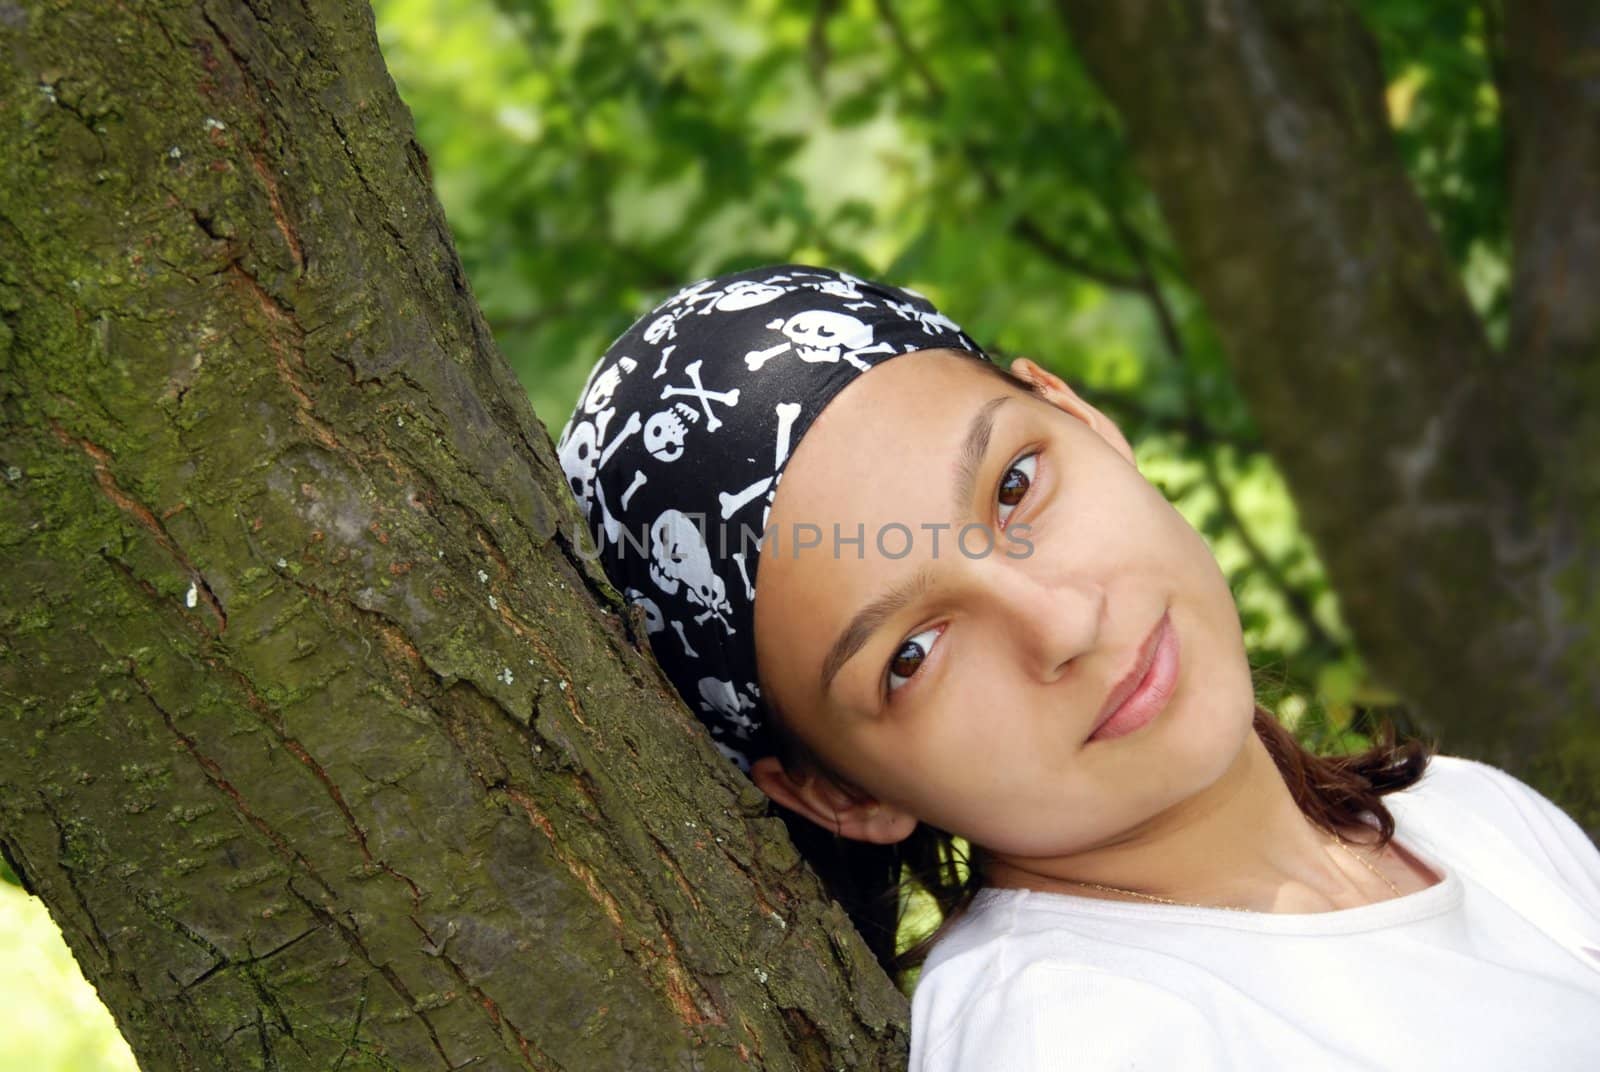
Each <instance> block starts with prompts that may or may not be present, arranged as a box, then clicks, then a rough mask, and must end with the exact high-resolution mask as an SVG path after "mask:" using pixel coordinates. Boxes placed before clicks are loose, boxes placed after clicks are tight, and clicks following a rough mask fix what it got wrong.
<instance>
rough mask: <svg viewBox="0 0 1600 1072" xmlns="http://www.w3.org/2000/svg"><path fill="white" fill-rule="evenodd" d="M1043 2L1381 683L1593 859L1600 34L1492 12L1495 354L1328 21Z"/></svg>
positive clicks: (1291, 6)
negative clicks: (1507, 161) (1502, 160)
mask: <svg viewBox="0 0 1600 1072" xmlns="http://www.w3.org/2000/svg"><path fill="white" fill-rule="evenodd" d="M1058 3H1059V6H1060V10H1061V13H1062V15H1063V17H1064V18H1065V20H1066V22H1067V23H1068V25H1069V27H1070V29H1071V31H1072V34H1073V36H1074V39H1075V42H1076V44H1077V47H1078V48H1079V49H1080V50H1081V52H1082V54H1083V57H1084V59H1085V61H1086V63H1087V64H1088V66H1089V68H1090V69H1091V71H1092V72H1093V74H1094V76H1095V78H1096V79H1097V80H1098V81H1099V82H1100V84H1101V86H1102V87H1103V88H1104V90H1105V92H1106V94H1107V95H1108V96H1109V97H1110V99H1111V101H1112V102H1113V103H1114V104H1115V105H1116V107H1117V108H1118V110H1119V111H1120V113H1121V115H1122V117H1123V120H1124V123H1125V126H1126V129H1127V135H1128V138H1129V140H1130V142H1131V145H1132V148H1133V150H1134V153H1135V156H1136V159H1137V162H1138V165H1139V167H1140V169H1141V171H1142V172H1143V174H1144V176H1145V177H1146V179H1147V180H1148V181H1149V182H1150V184H1151V186H1152V187H1153V189H1154V191H1155V193H1156V195H1157V197H1158V199H1159V200H1160V203H1161V206H1162V209H1163V211H1164V213H1165V215H1166V218H1167V222H1168V224H1169V226H1170V227H1171V230H1172V233H1173V237H1174V240H1175V241H1176V243H1177V246H1178V248H1179V250H1180V251H1181V253H1182V255H1183V259H1184V261H1185V270H1186V275H1187V277H1188V279H1189V280H1190V281H1191V282H1192V284H1193V286H1194V287H1195V288H1196V290H1197V291H1198V292H1199V293H1200V295H1201V297H1202V298H1203V300H1204V301H1205V303H1206V305H1207V307H1208V309H1209V311H1210V314H1211V319H1212V321H1213V322H1214V323H1215V324H1216V327H1217V331H1218V334H1219V336H1220V338H1221V339H1222V341H1223V344H1224V346H1225V348H1226V349H1227V351H1228V355H1229V359H1230V360H1231V361H1232V363H1233V367H1234V370H1235V373H1236V374H1237V377H1238V380H1239V383H1240V385H1241V387H1242V389H1243V391H1244V394H1245V396H1246V398H1247V400H1248V401H1249V403H1250V407H1251V410H1252V412H1253V413H1254V415H1255V417H1256V420H1257V422H1258V424H1259V425H1260V427H1261V431H1262V435H1263V437H1264V438H1265V440H1266V442H1267V444H1268V446H1269V448H1270V449H1271V451H1272V453H1273V456H1274V457H1275V458H1276V460H1277V462H1278V464H1279V466H1280V467H1281V468H1282V470H1283V472H1284V475H1285V478H1286V479H1287V481H1288V483H1289V485H1290V487H1291V489H1292V491H1293V493H1294V497H1295V502H1296V504H1297V505H1298V507H1299V510H1300V514H1301V518H1302V521H1303V523H1304V525H1305V526H1306V529H1307V531H1308V532H1309V533H1310V535H1311V537H1312V538H1313V540H1314V541H1315V543H1316V544H1317V547H1318V549H1319V551H1320V553H1321V555H1322V557H1323V559H1324V560H1325V562H1326V564H1327V569H1328V572H1329V575H1330V577H1331V579H1332V581H1333V584H1334V588H1335V590H1336V591H1337V592H1338V593H1339V598H1340V601H1341V603H1342V606H1343V609H1344V614H1345V616H1346V618H1347V620H1348V621H1349V622H1350V625H1351V627H1352V628H1353V630H1354V632H1355V635H1356V638H1357V640H1358V642H1359V644H1360V647H1361V649H1362V651H1363V653H1364V655H1365V657H1366V659H1367V660H1368V662H1369V664H1370V665H1371V667H1372V668H1373V670H1374V672H1375V673H1376V674H1377V675H1378V676H1379V677H1380V678H1381V679H1383V680H1384V681H1385V682H1387V683H1388V684H1389V685H1391V686H1392V687H1394V688H1396V689H1397V690H1399V691H1400V692H1401V693H1402V694H1403V695H1405V696H1406V698H1407V699H1408V701H1409V702H1410V704H1411V705H1412V706H1413V708H1414V709H1415V711H1416V713H1417V715H1418V718H1419V721H1420V722H1421V723H1422V725H1423V726H1424V727H1425V728H1427V729H1429V730H1431V731H1432V732H1434V733H1435V734H1437V735H1438V736H1439V737H1440V738H1441V743H1442V745H1443V747H1444V748H1445V750H1447V751H1450V752H1459V753H1464V754H1468V755H1476V756H1478V757H1480V758H1483V759H1486V760H1488V761H1489V762H1493V763H1496V764H1498V765H1501V766H1505V767H1509V768H1511V769H1513V770H1516V771H1518V772H1520V773H1522V774H1523V775H1524V776H1525V777H1527V778H1528V780H1529V781H1530V782H1532V783H1534V784H1535V785H1538V786H1539V787H1541V788H1542V789H1544V790H1545V791H1546V792H1547V793H1549V794H1550V795H1551V796H1553V797H1555V798H1556V799H1558V800H1561V801H1562V802H1563V803H1564V804H1565V805H1566V806H1567V807H1568V808H1569V809H1570V810H1571V811H1572V812H1573V814H1574V815H1575V816H1576V817H1577V818H1578V819H1579V820H1580V821H1581V822H1583V823H1584V824H1585V825H1586V826H1587V828H1588V830H1589V833H1590V834H1591V836H1596V837H1600V719H1597V718H1596V717H1595V716H1596V710H1597V707H1600V658H1597V657H1596V656H1597V643H1596V640H1597V631H1596V630H1597V627H1600V539H1597V538H1596V533H1597V532H1600V468H1597V467H1596V465H1595V462H1594V459H1595V458H1596V457H1600V361H1597V360H1596V358H1597V357H1600V314H1597V311H1596V310H1597V306H1596V304H1595V303H1594V301H1593V296H1592V292H1590V291H1589V290H1588V287H1589V286H1593V285H1595V284H1596V283H1597V282H1600V277H1597V275H1596V274H1595V270H1594V269H1595V267H1596V266H1600V209H1597V208H1596V206H1600V67H1597V66H1596V65H1595V64H1594V62H1593V59H1592V57H1593V55H1594V51H1593V50H1594V48H1595V47H1596V43H1597V42H1600V14H1597V13H1596V10H1595V7H1594V5H1593V4H1578V3H1566V4H1562V3H1559V2H1557V0H1538V2H1533V0H1530V2H1528V3H1523V2H1521V0H1518V2H1517V3H1512V4H1507V5H1505V7H1506V9H1507V18H1508V20H1509V23H1508V27H1507V33H1506V37H1507V43H1508V49H1507V60H1508V63H1507V70H1508V80H1509V83H1510V85H1509V89H1508V92H1509V94H1510V97H1511V103H1510V107H1509V108H1508V109H1507V113H1506V114H1507V123H1508V124H1509V130H1510V134H1511V136H1512V137H1511V140H1512V143H1513V145H1515V146H1518V147H1519V152H1518V153H1517V154H1516V155H1515V156H1514V163H1513V177H1514V183H1513V204H1514V206H1515V217H1516V222H1515V226H1516V228H1517V233H1516V234H1515V235H1514V240H1513V245H1514V247H1515V248H1516V250H1517V263H1516V265H1515V266H1514V273H1513V274H1514V282H1515V295H1514V297H1513V303H1512V304H1513V310H1514V315H1513V325H1512V345H1511V346H1510V347H1509V348H1508V350H1507V351H1506V352H1504V353H1500V352H1496V351H1495V350H1494V349H1493V348H1492V347H1491V346H1490V344H1489V342H1488V340H1487V338H1486V335H1485V333H1484V330H1483V328H1482V326H1481V324H1480V323H1479V320H1478V318H1477V316H1476V314H1475V313H1474V311H1473V309H1472V307H1471V305H1470V304H1469V302H1468V299H1467V296H1466V293H1465V291H1464V289H1463V287H1462V285H1461V282H1460V279H1459V277H1458V274H1457V272H1456V270H1455V268H1454V267H1453V265H1452V264H1451V263H1450V261H1449V258H1448V256H1447V254H1446V252H1445V250H1444V247H1443V245H1442V243H1441V242H1440V240H1439V238H1438V236H1437V235H1436V233H1435V231H1434V229H1433V227H1432V226H1431V224H1430V222H1429V220H1428V217H1427V214H1426V211H1425V209H1424V206H1423V205H1422V202H1421V200H1420V199H1419V197H1418V196H1417V195H1416V192H1415V190H1414V189H1413V188H1412V186H1411V185H1410V183H1409V181H1408V179H1407V177H1406V175H1405V172H1404V170H1403V167H1402V164H1401V162H1400V159H1399V156H1398V154H1397V152H1396V149H1395V147H1394V145H1393V141H1392V138H1391V135H1390V130H1389V125H1388V116H1387V112H1386V110H1385V102H1384V82H1383V76H1382V71H1381V68H1380V66H1379V57H1378V52H1377V47H1376V45H1375V44H1374V42H1373V41H1372V39H1371V37H1370V35H1369V34H1368V32H1367V30H1366V28H1365V27H1364V26H1363V25H1362V23H1361V21H1360V19H1359V17H1358V16H1357V15H1356V14H1355V13H1354V12H1353V11H1352V10H1351V9H1350V7H1349V6H1348V5H1346V4H1344V3H1340V2H1336V0H1281V2H1280V0H1216V2H1212V0H1205V2H1202V0H1181V2H1177V3H1168V2H1159V3H1158V2H1156V0H1127V2H1119V3H1115V4H1108V3H1099V2H1094V0H1058ZM1562 9H1564V10H1562ZM1308 422H1315V426H1314V427H1312V426H1311V425H1310V424H1309V423H1308Z"/></svg>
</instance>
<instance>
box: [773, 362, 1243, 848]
mask: <svg viewBox="0 0 1600 1072" xmlns="http://www.w3.org/2000/svg"><path fill="white" fill-rule="evenodd" d="M1012 371H1013V372H1016V373H1018V374H1019V375H1022V376H1024V377H1026V378H1027V379H1029V380H1030V381H1031V382H1035V383H1038V384H1040V385H1041V386H1043V387H1044V388H1045V397H1042V398H1041V397H1037V396H1029V395H1027V394H1024V393H1022V392H1020V391H1018V390H1016V389H1015V388H1014V387H1013V386H1011V385H1009V384H1007V383H1005V382H1004V381H1002V380H1001V379H1000V378H998V377H995V376H993V375H991V374H989V373H986V372H985V371H983V370H982V369H980V368H978V367H977V362H976V361H974V360H973V359H972V358H970V357H963V356H960V355H957V354H953V353H949V352H944V351H937V350H930V351H922V352H919V353H915V354H907V355H904V356H902V357H898V358H895V359H894V360H892V361H889V362H886V363H884V364H883V365H881V366H878V367H875V368H873V369H872V370H871V371H870V372H868V373H866V374H864V375H862V376H861V377H860V378H859V379H857V380H856V381H855V382H853V383H852V384H851V385H850V386H849V387H847V388H846V389H845V390H844V391H842V392H840V394H839V395H838V396H837V397H835V398H834V399H833V400H832V402H830V404H829V405H828V407H827V408H826V409H825V410H824V411H823V412H822V414H821V415H820V416H819V417H818V418H817V420H816V421H815V422H814V423H813V424H812V426H811V428H810V429H809V431H808V432H807V433H806V435H805V438H804V439H803V440H802V441H801V442H800V444H799V446H798V447H797V448H796V449H795V453H794V456H793V457H792V459H791V460H790V463H789V466H788V468H787V469H786V470H785V472H784V474H783V477H782V480H781V482H780V484H779V489H778V492H777V495H776V496H775V498H774V501H773V504H772V509H771V511H770V513H769V516H768V520H767V524H768V533H769V535H768V542H766V543H765V544H764V545H763V548H762V552H761V556H762V557H761V567H760V571H759V574H758V577H757V588H756V600H755V629H756V652H757V660H758V663H759V665H760V667H761V671H762V672H761V678H762V681H761V684H762V690H763V694H764V696H765V697H766V698H767V699H768V700H769V701H771V702H772V703H774V704H775V705H776V707H777V708H778V709H779V710H780V711H781V712H782V713H783V716H784V718H785V722H786V725H787V726H788V728H789V729H790V731H791V732H792V733H794V734H795V735H797V736H798V737H799V738H800V739H801V740H802V741H803V742H804V743H805V744H806V745H807V747H809V748H810V749H811V750H812V751H813V752H814V753H816V754H817V756H818V757H819V758H820V759H821V760H822V761H823V762H824V763H825V764H827V765H828V767H830V768H831V769H832V770H833V771H834V772H836V773H837V774H838V775H839V776H840V777H841V778H843V779H845V780H847V781H849V782H851V783H853V784H854V785H855V786H857V787H859V789H861V790H863V791H864V792H865V793H866V794H869V795H870V797H871V798H873V799H872V800H871V801H868V802H853V801H852V800H851V799H850V798H848V797H846V796H843V795H841V794H839V793H837V792H834V791H833V790H831V789H830V788H828V787H827V786H826V784H825V783H822V782H819V781H817V780H808V779H804V778H800V777H796V776H795V775H793V774H791V773H786V772H784V771H783V769H782V767H781V765H780V764H779V763H778V761H777V760H776V759H773V758H770V757H769V758H766V759H762V760H759V761H757V763H756V764H755V765H754V768H753V770H752V775H753V776H754V777H755V779H756V781H757V784H758V785H760V786H761V788H762V789H763V790H765V791H766V792H767V793H768V795H770V796H772V797H773V798H774V799H777V800H779V802H780V803H784V804H786V805H787V806H789V807H791V808H794V809H795V810H798V811H801V812H802V814H807V815H809V816H810V817H811V818H812V819H813V820H815V821H817V822H819V823H821V824H822V825H824V826H827V827H828V828H830V829H836V830H838V831H839V832H840V833H842V834H844V835H846V836H852V837H858V838H863V839H865V840H872V841H883V842H890V841H895V840H899V839H900V838H903V837H905V836H906V835H907V834H909V833H910V832H911V829H912V828H913V827H914V826H915V824H916V821H917V820H919V819H920V820H924V821H926V822H929V823H932V824H933V825H935V826H937V827H940V828H942V829H944V830H947V831H949V832H951V833H954V834H957V835H960V836H964V837H966V838H968V839H969V840H971V841H972V842H974V843H976V844H978V845H981V846H983V847H984V848H986V849H988V850H989V851H990V852H992V853H997V854H1003V855H1011V856H1023V857H1036V856H1055V855H1063V854H1070V853H1072V852H1076V851H1081V850H1083V849H1087V848H1090V847H1093V846H1095V845H1098V844H1101V843H1104V842H1105V841H1108V840H1110V839H1113V838H1117V837H1119V836H1120V835H1122V834H1123V833H1124V832H1126V831H1129V830H1130V829H1131V828H1134V827H1136V826H1138V825H1139V824H1140V823H1142V822H1144V821H1146V820H1148V819H1150V818H1151V817H1153V816H1155V815H1156V814H1157V813H1159V812H1161V811H1163V810H1164V809H1166V808H1168V807H1170V806H1172V805H1174V804H1176V803H1178V802H1180V801H1182V800H1183V799H1184V798H1186V797H1189V796H1191V795H1193V794H1195V793H1197V792H1198V791H1199V790H1201V789H1203V788H1205V787H1206V786H1207V785H1209V784H1211V783H1212V782H1214V781H1216V780H1217V779H1218V778H1219V777H1220V776H1221V775H1222V773H1223V772H1224V771H1226V770H1227V769H1228V767H1229V765H1230V764H1231V763H1232V761H1233V759H1234V758H1235V757H1236V756H1237V755H1238V753H1239V751H1240V749H1241V748H1242V747H1243V745H1244V743H1245V740H1246V738H1247V735H1248V734H1249V733H1250V732H1251V719H1252V715H1253V711H1254V697H1253V691H1252V688H1251V680H1250V672H1249V666H1248V663H1247V661H1246V657H1245V651H1244V644H1243V638H1242V636H1241V632H1240V626H1239V619H1238V613H1237V610H1236V608H1235V606H1234V603H1233V598H1232V595H1231V594H1230V592H1229V590H1228V586H1227V583H1226V581H1225V580H1224V578H1223V576H1222V573H1221V571H1220V570H1219V569H1218V567H1217V564H1216V561H1215V559H1214V558H1213V557H1212V555H1211V552H1210V549H1209V548H1208V547H1207V545H1206V544H1205V542H1204V541H1203V540H1202V539H1201V538H1200V535H1199V534H1198V533H1197V532H1195V530H1194V529H1193V528H1192V527H1190V525H1189V524H1188V522H1187V521H1185V520H1184V519H1183V517H1182V515H1180V514H1179V513H1178V512H1177V511H1176V510H1175V509H1173V507H1172V506H1171V505H1170V504H1169V503H1168V502H1167V501H1166V499H1165V498H1164V497H1163V496H1162V495H1161V493H1160V492H1159V491H1157V490H1156V489H1155V488H1154V487H1152V486H1151V485H1150V484H1149V483H1148V482H1147V481H1146V480H1145V479H1144V477H1143V476H1141V475H1140V473H1139V471H1138V470H1137V469H1136V468H1135V466H1134V464H1133V456H1132V451H1131V450H1130V449H1129V447H1128V444H1127V442H1126V440H1124V439H1123V437H1122V434H1121V433H1120V432H1119V431H1118V430H1117V429H1116V427H1115V425H1113V424H1112V423H1111V422H1110V421H1109V420H1108V419H1107V418H1106V417H1105V416H1103V415H1102V414H1101V413H1100V412H1099V411H1098V410H1095V409H1094V408H1093V407H1092V406H1089V405H1088V404H1087V403H1085V402H1083V401H1082V400H1081V399H1079V398H1078V397H1077V395H1075V394H1074V393H1073V392H1072V391H1071V390H1070V389H1069V388H1067V386H1066V385H1065V384H1063V383H1062V382H1061V381H1060V380H1059V379H1058V378H1056V377H1054V376H1053V375H1051V374H1050V373H1048V372H1044V371H1043V370H1041V369H1039V368H1038V367H1037V366H1035V365H1032V363H1031V362H1026V361H1019V362H1017V364H1016V365H1015V366H1013V369H1012ZM967 526H972V527H970V528H966V531H965V538H964V539H958V538H959V537H961V536H962V535H963V528H964V527H967ZM836 531H837V533H838V541H837V543H836V542H835V535H834V534H835V532H836ZM819 532H820V543H814V542H815V541H816V540H817V538H818V537H817V534H818V533H819ZM773 534H776V537H777V539H776V544H775V545H774V543H773ZM797 535H798V536H799V537H800V539H799V540H796V538H795V537H796V536H797ZM858 535H859V536H861V537H862V538H861V539H860V540H859V541H856V539H855V538H856V537H857V536H858ZM846 541H851V542H846ZM801 542H806V543H814V545H813V546H805V547H801V546H799V545H800V543H801ZM885 597H891V598H890V599H889V601H888V602H887V603H881V602H880V601H884V600H885ZM863 612H865V614H864V616H862V615H863ZM1163 615H1166V616H1168V620H1169V621H1170V625H1171V634H1170V635H1171V637H1173V638H1174V639H1175V640H1176V645H1175V647H1176V651H1177V667H1176V672H1175V674H1176V676H1175V678H1174V682H1173V690H1172V692H1171V694H1170V699H1169V700H1168V701H1167V703H1166V705H1165V707H1164V708H1163V709H1162V710H1161V711H1160V712H1159V714H1157V715H1156V717H1155V718H1154V720H1153V721H1151V722H1149V723H1147V724H1146V725H1144V726H1142V727H1141V728H1139V729H1138V730H1136V731H1134V732H1131V733H1128V734H1126V735H1123V736H1117V737H1107V738H1103V739H1095V740H1089V737H1090V734H1091V731H1092V730H1093V728H1094V724H1095V721H1096V717H1097V715H1099V713H1100V712H1101V711H1102V709H1103V708H1104V707H1105V705H1106V703H1107V699H1108V697H1109V696H1110V694H1111V692H1112V690H1113V688H1114V687H1115V686H1116V684H1117V683H1118V681H1119V680H1120V679H1122V678H1123V677H1124V675H1126V674H1128V672H1129V671H1130V669H1131V668H1133V667H1135V665H1136V664H1137V663H1138V662H1139V659H1140V651H1141V645H1143V644H1145V642H1146V640H1147V639H1149V638H1151V637H1152V635H1153V634H1156V632H1157V628H1158V625H1159V624H1160V623H1161V621H1162V618H1163ZM858 616H859V617H858ZM841 638H844V640H843V646H842V647H841ZM1146 650H1149V649H1146ZM830 670H833V671H834V672H833V673H832V674H831V676H830V674H829V673H828V671H830Z"/></svg>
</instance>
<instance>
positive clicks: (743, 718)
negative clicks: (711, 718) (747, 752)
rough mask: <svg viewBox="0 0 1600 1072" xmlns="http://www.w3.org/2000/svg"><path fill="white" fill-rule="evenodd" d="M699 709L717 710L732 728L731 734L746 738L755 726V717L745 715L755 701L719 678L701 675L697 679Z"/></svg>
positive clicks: (753, 705)
mask: <svg viewBox="0 0 1600 1072" xmlns="http://www.w3.org/2000/svg"><path fill="white" fill-rule="evenodd" d="M699 689H700V710H702V711H707V712H710V711H719V712H721V713H722V716H723V717H724V718H725V719H727V721H728V723H729V725H730V726H731V727H732V729H733V735H734V736H735V737H740V738H748V737H749V736H750V731H751V730H753V729H755V728H756V721H755V719H753V718H751V717H750V716H748V715H746V714H745V712H746V711H750V710H753V709H754V708H755V706H756V702H755V701H754V700H752V699H750V698H749V697H748V696H745V695H744V694H742V693H741V692H740V691H739V690H738V689H736V688H734V687H733V682H731V681H723V680H722V679H721V678H715V677H703V678H701V679H700V681H699Z"/></svg>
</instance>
